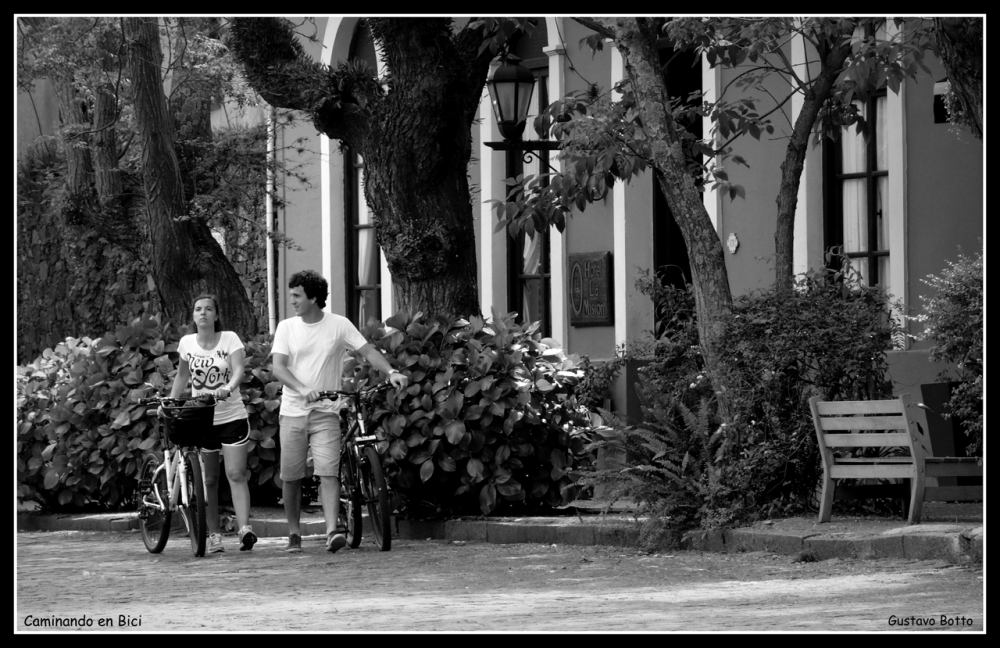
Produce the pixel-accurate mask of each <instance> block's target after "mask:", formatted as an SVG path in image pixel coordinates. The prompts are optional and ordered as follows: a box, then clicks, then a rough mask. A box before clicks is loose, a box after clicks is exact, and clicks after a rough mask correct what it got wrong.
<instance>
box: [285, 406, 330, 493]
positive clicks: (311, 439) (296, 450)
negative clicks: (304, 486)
mask: <svg viewBox="0 0 1000 648" xmlns="http://www.w3.org/2000/svg"><path fill="white" fill-rule="evenodd" d="M278 426H279V428H278V438H279V440H280V441H281V469H280V472H279V474H278V476H279V477H281V479H282V481H296V480H298V479H302V478H304V477H305V476H306V454H307V453H308V451H309V450H310V449H311V450H312V457H313V474H314V475H317V476H319V477H337V476H339V475H340V414H339V413H338V412H321V411H319V410H312V411H311V412H309V413H308V414H307V415H306V416H285V415H284V414H282V415H280V416H279V417H278Z"/></svg>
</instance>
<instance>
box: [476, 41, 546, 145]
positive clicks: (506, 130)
mask: <svg viewBox="0 0 1000 648" xmlns="http://www.w3.org/2000/svg"><path fill="white" fill-rule="evenodd" d="M519 61H520V59H518V58H517V57H516V56H513V55H510V54H507V55H504V57H503V58H502V59H501V60H500V67H498V68H497V69H496V70H494V71H493V75H492V76H491V77H490V79H489V81H487V82H486V86H487V87H488V88H489V90H490V99H492V101H493V115H494V116H495V117H496V120H497V126H499V127H500V134H501V135H503V137H504V139H507V140H519V139H521V133H523V132H524V125H525V121H526V119H527V116H528V107H529V106H530V104H531V93H532V91H533V90H534V89H535V75H534V74H532V73H531V70H529V69H528V68H526V67H524V66H523V65H521V64H520V62H519Z"/></svg>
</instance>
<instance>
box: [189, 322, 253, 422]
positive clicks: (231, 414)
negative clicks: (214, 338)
mask: <svg viewBox="0 0 1000 648" xmlns="http://www.w3.org/2000/svg"><path fill="white" fill-rule="evenodd" d="M242 348H244V347H243V342H241V341H240V336H238V335H236V334H235V333H233V332H232V331H222V335H221V336H220V337H219V343H218V344H216V345H215V346H214V347H212V348H211V349H203V348H202V347H201V345H199V344H198V336H197V334H195V333H192V334H191V335H185V336H184V337H182V338H181V341H180V343H179V344H178V345H177V352H178V353H179V354H180V356H181V360H185V361H187V363H188V369H189V370H190V371H191V394H192V395H193V396H198V395H200V394H205V393H214V392H215V390H216V389H219V388H220V387H223V386H224V385H226V384H227V383H229V381H230V380H232V378H233V369H232V367H231V366H230V364H229V356H230V354H232V353H234V352H236V351H239V350H240V349H242ZM245 418H247V408H246V406H244V405H243V397H242V395H241V394H240V389H239V387H237V388H236V389H234V390H233V391H232V393H231V394H230V395H229V397H228V398H226V400H224V401H223V400H220V401H217V402H216V403H215V419H214V422H213V423H214V424H215V425H221V424H222V423H230V422H232V421H238V420H240V419H245Z"/></svg>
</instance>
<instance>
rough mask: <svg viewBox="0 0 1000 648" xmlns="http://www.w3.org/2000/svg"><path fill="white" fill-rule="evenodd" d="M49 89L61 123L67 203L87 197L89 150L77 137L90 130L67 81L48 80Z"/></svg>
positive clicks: (81, 102) (91, 171)
mask: <svg viewBox="0 0 1000 648" xmlns="http://www.w3.org/2000/svg"><path fill="white" fill-rule="evenodd" d="M52 85H53V87H54V88H55V91H56V99H57V102H58V104H59V116H60V119H61V122H62V126H61V128H60V135H61V139H62V142H63V148H64V150H65V152H66V192H67V198H68V199H69V200H70V201H75V200H80V199H83V198H84V197H86V196H87V195H88V194H89V193H90V191H91V187H90V183H91V182H93V178H94V167H93V163H92V162H91V159H90V149H88V148H87V147H86V146H78V144H80V143H81V142H84V143H85V142H86V140H81V139H80V137H81V136H80V133H82V132H83V131H87V130H90V124H91V121H90V118H89V116H88V115H87V111H86V104H85V102H84V100H83V99H82V98H81V97H80V96H79V93H77V91H76V87H75V86H74V85H73V79H72V78H71V77H64V76H55V77H53V78H52ZM74 211H75V210H74Z"/></svg>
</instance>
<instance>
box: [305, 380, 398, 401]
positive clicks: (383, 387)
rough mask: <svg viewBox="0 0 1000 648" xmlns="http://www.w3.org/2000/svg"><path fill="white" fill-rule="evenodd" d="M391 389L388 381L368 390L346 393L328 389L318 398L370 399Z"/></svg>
mask: <svg viewBox="0 0 1000 648" xmlns="http://www.w3.org/2000/svg"><path fill="white" fill-rule="evenodd" d="M392 388H393V387H392V383H391V382H389V381H385V382H383V383H379V384H378V385H375V386H374V387H369V388H368V389H362V390H360V391H353V392H347V391H341V390H339V389H330V390H327V391H321V392H319V398H320V400H322V399H327V400H337V399H338V398H340V397H346V398H359V399H364V398H371V397H372V396H374V395H375V394H377V393H379V392H383V391H387V390H389V389H392Z"/></svg>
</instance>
